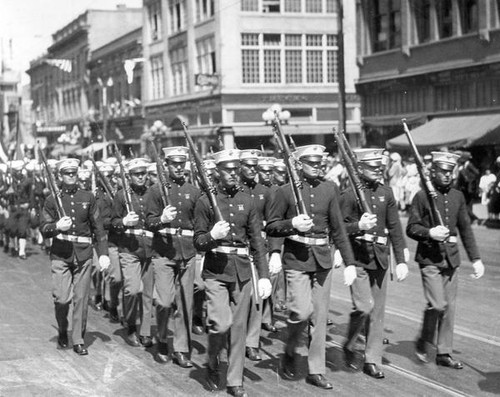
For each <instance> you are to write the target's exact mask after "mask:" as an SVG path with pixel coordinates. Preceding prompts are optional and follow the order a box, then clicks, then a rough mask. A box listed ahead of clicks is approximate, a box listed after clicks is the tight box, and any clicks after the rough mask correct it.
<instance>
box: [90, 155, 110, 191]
mask: <svg viewBox="0 0 500 397" xmlns="http://www.w3.org/2000/svg"><path fill="white" fill-rule="evenodd" d="M89 158H90V161H92V168H93V170H94V172H93V174H94V181H95V180H96V179H98V180H99V181H100V182H101V184H102V187H103V188H104V191H105V192H106V194H107V195H108V196H109V197H110V198H111V199H113V198H114V194H113V188H112V187H111V185H110V184H109V181H108V179H107V178H106V177H105V176H104V175H103V174H102V172H101V170H100V169H99V167H98V166H97V163H96V161H95V160H94V150H92V151H91V152H90V156H89Z"/></svg>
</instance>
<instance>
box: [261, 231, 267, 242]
mask: <svg viewBox="0 0 500 397" xmlns="http://www.w3.org/2000/svg"><path fill="white" fill-rule="evenodd" d="M260 235H261V236H262V238H263V239H264V240H265V239H266V238H267V234H266V232H265V231H261V232H260Z"/></svg>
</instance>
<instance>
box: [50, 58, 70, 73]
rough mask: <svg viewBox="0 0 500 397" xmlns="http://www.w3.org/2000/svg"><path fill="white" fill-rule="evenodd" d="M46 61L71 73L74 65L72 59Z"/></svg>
mask: <svg viewBox="0 0 500 397" xmlns="http://www.w3.org/2000/svg"><path fill="white" fill-rule="evenodd" d="M45 63H47V64H49V65H51V66H55V67H56V68H59V69H61V70H62V71H63V72H66V73H71V71H72V70H73V65H72V63H71V59H46V60H45Z"/></svg>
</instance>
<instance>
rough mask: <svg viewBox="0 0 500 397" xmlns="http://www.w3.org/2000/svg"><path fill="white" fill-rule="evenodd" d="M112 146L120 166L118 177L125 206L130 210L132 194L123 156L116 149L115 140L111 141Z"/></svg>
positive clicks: (131, 209)
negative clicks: (120, 181)
mask: <svg viewBox="0 0 500 397" xmlns="http://www.w3.org/2000/svg"><path fill="white" fill-rule="evenodd" d="M113 146H114V148H115V155H116V160H117V161H118V166H119V167H120V178H121V180H122V185H123V195H124V197H125V207H126V208H127V212H132V211H133V209H134V207H132V196H131V195H130V186H129V183H128V180H127V175H126V171H125V165H124V164H123V157H122V154H121V153H120V150H119V149H118V145H117V144H116V142H113Z"/></svg>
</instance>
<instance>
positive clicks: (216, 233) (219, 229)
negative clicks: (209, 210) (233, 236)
mask: <svg viewBox="0 0 500 397" xmlns="http://www.w3.org/2000/svg"><path fill="white" fill-rule="evenodd" d="M228 233H229V223H227V222H226V221H219V222H217V223H216V224H215V225H214V227H213V228H212V230H210V235H211V236H212V238H213V239H214V240H221V239H223V238H224V237H226V236H227V234H228Z"/></svg>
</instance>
